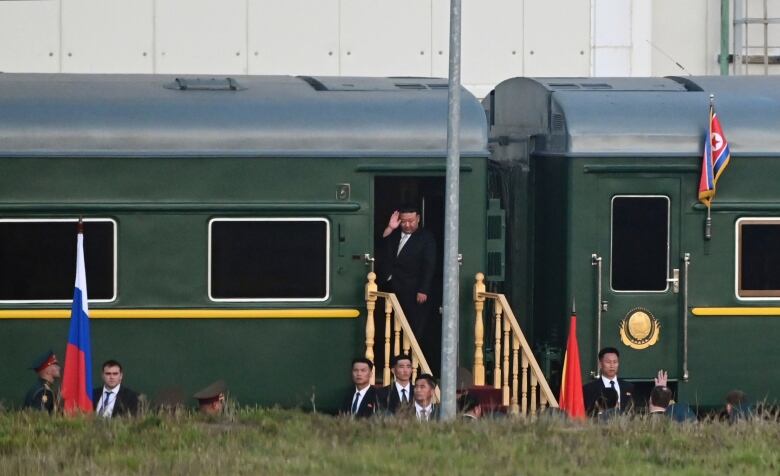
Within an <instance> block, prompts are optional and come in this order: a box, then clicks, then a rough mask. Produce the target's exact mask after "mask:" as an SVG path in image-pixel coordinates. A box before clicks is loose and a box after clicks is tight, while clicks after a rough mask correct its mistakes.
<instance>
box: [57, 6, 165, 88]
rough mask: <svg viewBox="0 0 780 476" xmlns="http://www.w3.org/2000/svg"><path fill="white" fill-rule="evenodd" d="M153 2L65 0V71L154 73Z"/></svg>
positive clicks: (63, 38)
mask: <svg viewBox="0 0 780 476" xmlns="http://www.w3.org/2000/svg"><path fill="white" fill-rule="evenodd" d="M152 2H153V0H133V1H131V2H128V1H126V0H62V71H63V72H66V73H152V72H154V44H153V36H154V30H153V25H154V23H153V20H154V16H153V15H154V12H153V3H152Z"/></svg>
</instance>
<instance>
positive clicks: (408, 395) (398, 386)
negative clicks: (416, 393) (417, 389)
mask: <svg viewBox="0 0 780 476" xmlns="http://www.w3.org/2000/svg"><path fill="white" fill-rule="evenodd" d="M395 390H396V391H397V392H398V401H399V402H402V403H403V401H404V395H403V393H401V390H406V401H407V402H411V401H412V394H411V393H410V392H411V390H412V384H410V383H407V384H406V387H404V386H403V385H401V384H400V383H398V382H396V383H395Z"/></svg>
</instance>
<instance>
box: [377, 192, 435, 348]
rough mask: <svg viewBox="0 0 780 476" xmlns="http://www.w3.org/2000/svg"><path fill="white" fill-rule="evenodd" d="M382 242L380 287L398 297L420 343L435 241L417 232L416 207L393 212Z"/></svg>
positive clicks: (433, 269) (433, 261)
mask: <svg viewBox="0 0 780 476" xmlns="http://www.w3.org/2000/svg"><path fill="white" fill-rule="evenodd" d="M382 238H383V239H384V243H385V262H384V269H385V274H384V276H383V280H382V281H381V283H380V284H381V285H382V287H383V288H385V289H388V290H390V291H391V292H394V293H395V294H396V296H398V301H399V302H400V304H401V308H402V309H403V311H404V314H405V315H406V318H407V319H408V320H409V325H410V326H411V327H412V332H414V335H415V337H416V338H417V341H418V342H421V341H422V340H423V336H424V333H425V328H426V326H427V324H428V318H429V315H430V306H431V286H432V284H433V276H434V274H435V267H436V241H435V240H434V238H433V234H432V233H431V232H429V231H428V230H424V229H422V228H420V214H419V213H418V212H417V209H416V208H415V207H403V208H401V209H400V210H396V211H394V212H393V214H392V215H391V216H390V221H389V222H388V224H387V228H385V230H384V232H383V233H382Z"/></svg>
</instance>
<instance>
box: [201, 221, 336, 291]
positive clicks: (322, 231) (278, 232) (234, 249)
mask: <svg viewBox="0 0 780 476" xmlns="http://www.w3.org/2000/svg"><path fill="white" fill-rule="evenodd" d="M209 230H210V233H209V297H210V298H211V299H212V300H214V301H324V300H326V299H327V298H328V284H329V282H328V275H329V269H328V268H329V264H330V263H329V258H328V256H329V244H330V232H329V225H328V221H327V220H325V219H322V218H267V219H263V218H236V219H231V218H216V219H213V220H211V222H210V224H209Z"/></svg>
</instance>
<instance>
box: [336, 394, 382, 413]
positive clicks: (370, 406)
mask: <svg viewBox="0 0 780 476" xmlns="http://www.w3.org/2000/svg"><path fill="white" fill-rule="evenodd" d="M356 391H357V390H356V389H355V387H354V386H353V387H352V388H351V389H350V391H349V393H348V394H347V398H345V399H344V403H343V404H342V406H341V412H340V413H341V414H342V415H351V414H352V400H354V398H355V392H356ZM381 408H382V407H381V406H380V401H379V393H378V392H377V389H376V388H374V387H373V386H369V387H368V390H366V394H365V395H363V400H361V401H360V405H359V406H358V410H357V413H355V415H354V416H355V418H368V417H372V416H374V415H375V414H376V413H378V412H379V411H380V410H381Z"/></svg>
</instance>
